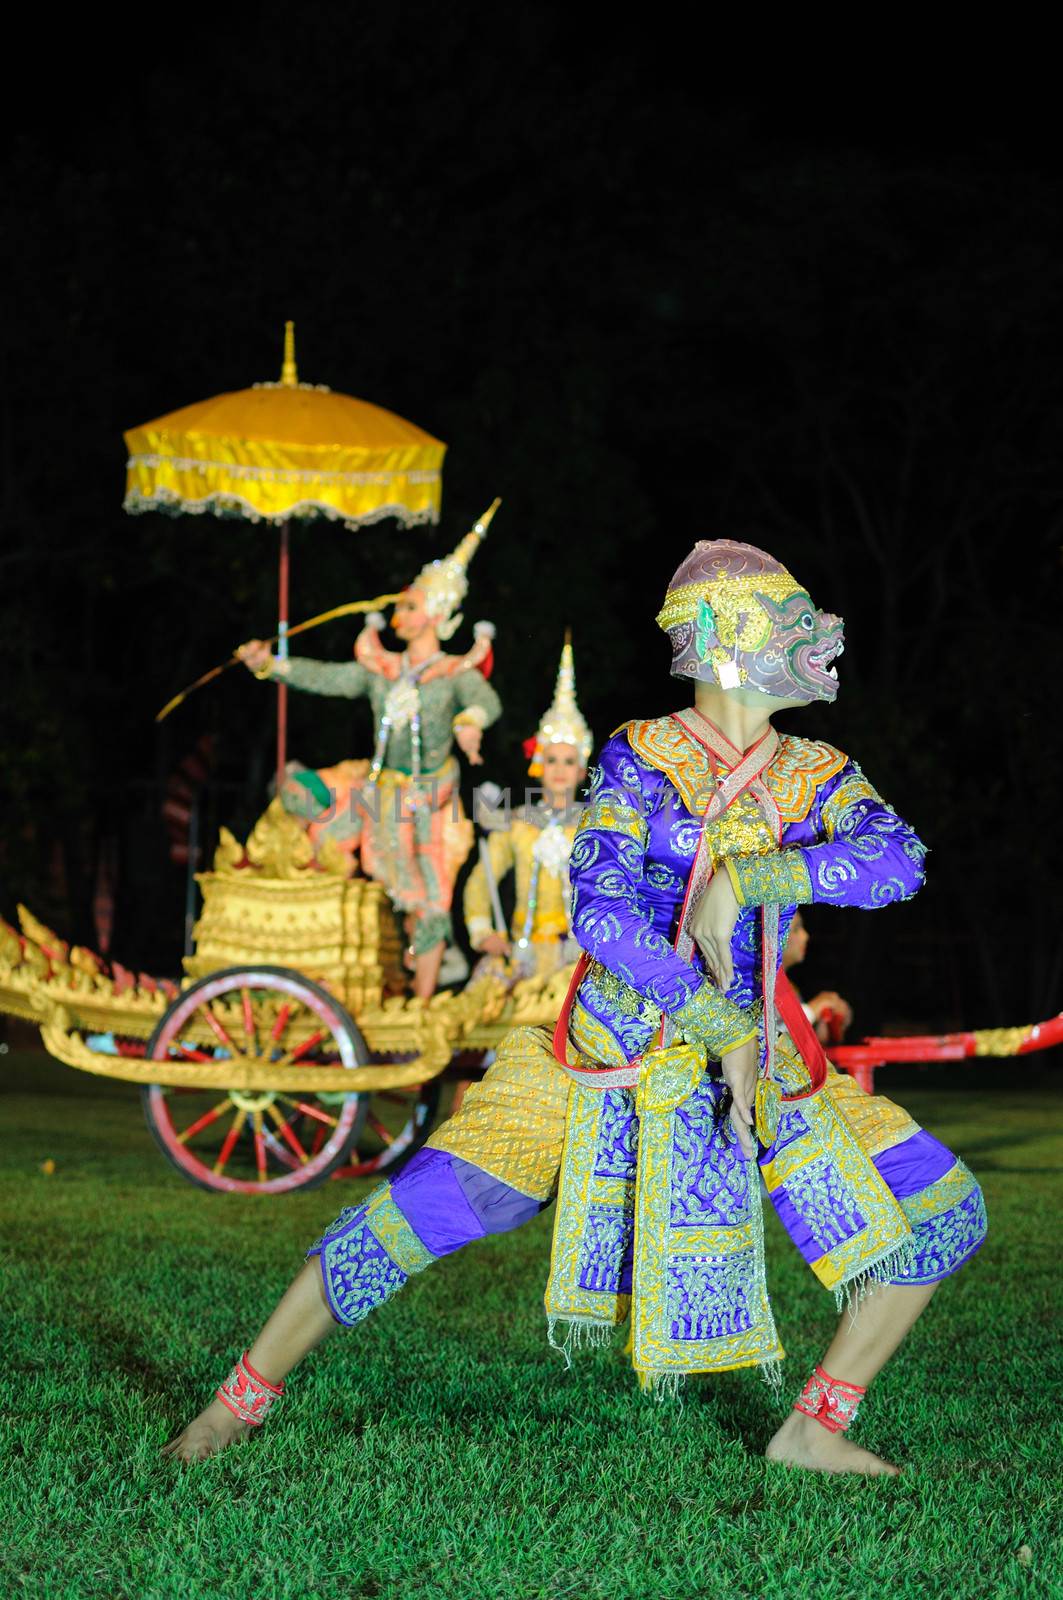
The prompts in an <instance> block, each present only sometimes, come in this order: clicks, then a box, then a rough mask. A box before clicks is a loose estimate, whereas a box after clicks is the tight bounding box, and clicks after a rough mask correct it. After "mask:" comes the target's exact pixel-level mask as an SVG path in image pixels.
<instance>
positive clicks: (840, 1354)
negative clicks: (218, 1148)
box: [168, 540, 986, 1474]
mask: <svg viewBox="0 0 1063 1600" xmlns="http://www.w3.org/2000/svg"><path fill="white" fill-rule="evenodd" d="M658 622H659V623H660V625H661V627H662V628H663V629H664V630H665V631H666V633H667V634H668V637H669V640H670V642H671V647H672V672H673V673H674V674H675V675H676V676H677V677H678V678H680V679H681V680H683V681H684V682H689V683H690V684H692V686H693V702H694V703H693V704H692V705H690V706H688V707H687V708H686V709H685V710H683V711H680V712H677V713H675V714H673V715H670V716H664V717H658V718H654V719H652V720H650V721H638V722H631V723H629V724H627V726H625V727H624V728H622V729H621V730H620V731H619V732H618V733H616V734H614V735H613V737H612V738H610V739H609V740H607V742H606V743H605V745H604V746H603V747H602V749H601V751H600V754H599V759H598V766H597V770H596V773H595V775H594V780H593V784H592V788H591V797H590V804H589V805H588V807H587V810H586V811H585V813H584V816H583V819H582V822H581V825H580V829H579V832H578V834H577V836H576V841H575V844H574V846H573V849H572V855H571V860H570V874H571V880H572V887H573V896H574V903H573V915H572V923H573V931H574V933H575V936H576V938H577V939H578V940H579V942H580V944H581V945H582V947H583V951H584V955H583V957H582V958H581V962H580V964H579V966H578V967H577V969H576V975H575V978H574V980H573V984H572V987H571V989H570V991H569V998H568V1001H567V1002H566V1005H565V1008H564V1011H563V1013H562V1016H561V1018H560V1019H559V1022H558V1026H557V1029H556V1031H555V1033H554V1035H553V1038H552V1039H551V1037H550V1035H549V1033H548V1032H544V1031H543V1030H538V1029H531V1028H521V1029H517V1030H515V1031H514V1032H513V1033H511V1034H510V1035H509V1036H508V1037H507V1039H506V1040H505V1041H504V1042H503V1044H502V1046H501V1047H500V1048H499V1052H498V1057H497V1059H496V1061H495V1063H494V1065H493V1066H492V1067H491V1069H490V1071H489V1072H488V1073H487V1075H486V1077H485V1078H484V1081H483V1083H482V1084H481V1085H480V1086H479V1087H477V1088H475V1089H472V1090H470V1092H469V1094H468V1095H467V1096H466V1099H465V1103H464V1105H463V1106H462V1108H461V1111H460V1112H459V1114H458V1115H457V1116H456V1117H454V1118H453V1119H452V1120H451V1121H449V1122H448V1123H446V1124H444V1125H443V1126H442V1127H441V1128H440V1129H439V1130H438V1131H437V1132H436V1133H435V1134H433V1136H432V1138H431V1139H430V1141H429V1145H428V1146H427V1147H426V1148H425V1149H423V1150H422V1151H420V1152H419V1153H418V1155H417V1156H416V1157H415V1158H414V1160H413V1161H411V1162H410V1164H409V1165H408V1166H407V1167H406V1168H405V1170H404V1171H403V1172H402V1173H401V1174H400V1175H399V1176H398V1177H397V1178H396V1179H395V1181H394V1182H393V1183H392V1184H391V1185H390V1186H389V1185H385V1186H384V1187H382V1188H380V1189H378V1190H377V1191H376V1192H375V1193H374V1194H372V1195H371V1196H370V1197H369V1199H368V1200H367V1201H365V1202H364V1203H363V1204H361V1205H358V1206H355V1207H351V1208H348V1209H346V1210H345V1211H343V1212H342V1213H341V1215H340V1216H339V1217H338V1218H337V1220H336V1222H335V1223H334V1224H333V1225H332V1226H331V1227H330V1228H329V1229H327V1231H326V1232H325V1233H324V1234H323V1235H322V1237H321V1238H320V1239H319V1240H318V1241H317V1242H316V1243H315V1244H314V1245H313V1246H312V1248H311V1251H310V1255H309V1259H308V1262H307V1264H306V1266H305V1267H304V1269H303V1271H302V1272H301V1273H300V1275H299V1276H298V1277H297V1278H296V1279H295V1280H294V1282H293V1283H292V1285H291V1287H290V1288H289V1290H288V1291H287V1293H286V1295H285V1296H284V1298H283V1299H282V1301H281V1302H280V1304H279V1305H278V1307H277V1309H276V1310H275V1311H274V1312H273V1314H272V1316H271V1317H270V1319H269V1321H268V1322H267V1323H266V1325H265V1327H264V1328H263V1330H262V1331H261V1332H260V1333H259V1335H258V1336H257V1338H256V1339H255V1340H254V1342H253V1344H252V1345H251V1346H250V1348H249V1350H248V1351H247V1352H246V1353H245V1354H244V1355H243V1356H242V1357H241V1358H240V1360H239V1361H238V1362H237V1364H236V1366H235V1368H234V1369H233V1371H232V1372H231V1374H230V1376H229V1377H228V1378H227V1379H226V1380H225V1382H224V1383H223V1384H222V1385H221V1387H220V1389H219V1390H218V1392H217V1396H216V1398H215V1399H214V1400H213V1401H212V1402H211V1404H210V1405H209V1406H208V1407H207V1409H206V1410H205V1411H204V1412H203V1413H201V1415H200V1416H199V1417H198V1418H197V1419H196V1420H195V1421H194V1422H193V1423H192V1424H190V1426H189V1427H188V1428H187V1429H186V1430H185V1431H184V1432H183V1433H182V1434H181V1435H180V1436H179V1437H178V1438H177V1439H176V1440H174V1441H173V1443H172V1445H170V1446H169V1447H168V1448H169V1449H170V1451H171V1452H172V1453H173V1454H175V1455H176V1456H178V1457H180V1458H181V1459H185V1460H188V1459H194V1458H198V1457H201V1456H204V1455H208V1454H210V1453H212V1452H213V1451H215V1450H217V1449H220V1448H221V1447H222V1446H224V1445H225V1444H227V1443H228V1442H229V1441H230V1440H231V1439H232V1438H234V1437H235V1436H237V1435H239V1434H243V1433H245V1432H246V1431H247V1430H248V1429H249V1428H252V1427H256V1426H257V1425H258V1424H259V1423H260V1422H261V1421H262V1419H263V1417H264V1416H265V1415H266V1412H267V1411H268V1409H269V1408H270V1407H271V1406H272V1405H273V1404H274V1403H275V1402H276V1401H277V1399H278V1398H279V1397H280V1395H281V1394H282V1392H283V1389H284V1380H285V1378H286V1377H287V1375H288V1373H289V1371H290V1370H291V1368H292V1367H293V1366H294V1365H295V1364H296V1362H297V1361H299V1360H300V1359H301V1358H302V1357H303V1356H304V1355H305V1354H306V1353H307V1351H308V1350H310V1349H311V1348H312V1347H313V1346H314V1345H315V1344H316V1343H317V1342H318V1341H319V1340H320V1339H321V1338H323V1337H324V1335H325V1334H326V1333H328V1332H329V1331H330V1330H331V1329H333V1328H335V1327H336V1326H337V1325H342V1326H351V1325H353V1324H356V1323H358V1322H360V1321H361V1320H362V1319H363V1318H364V1317H365V1316H367V1315H368V1314H369V1313H370V1312H372V1311H374V1310H376V1309H377V1308H378V1307H379V1306H380V1305H381V1304H382V1303H383V1302H384V1301H385V1300H387V1299H388V1298H389V1296H390V1295H392V1294H394V1293H395V1292H396V1291H397V1290H398V1289H401V1288H402V1286H403V1285H404V1284H405V1283H406V1281H407V1279H408V1278H409V1277H410V1276H411V1275H412V1274H413V1273H416V1272H419V1271H421V1270H423V1269H424V1268H425V1267H428V1266H429V1265H430V1264H431V1263H432V1262H433V1261H434V1260H436V1258H437V1257H439V1256H442V1255H446V1254H448V1253H449V1252H450V1251H452V1250H456V1249H458V1248H459V1247H460V1246H462V1245H464V1244H467V1243H468V1242H469V1241H471V1240H472V1239H476V1238H479V1237H481V1236H483V1235H484V1234H487V1233H498V1232H503V1231H505V1230H507V1229H511V1228H515V1227H518V1226H519V1225H520V1224H521V1223H522V1222H524V1221H525V1220H526V1219H528V1218H530V1217H532V1216H534V1215H535V1213H536V1212H537V1211H538V1210H539V1209H540V1208H541V1207H542V1206H544V1205H545V1204H546V1203H547V1202H548V1201H549V1200H550V1199H552V1198H555V1197H556V1202H557V1204H556V1212H555V1220H554V1241H553V1251H552V1257H551V1264H550V1274H549V1281H548V1284H547V1291H546V1314H547V1318H548V1333H549V1337H550V1340H551V1342H552V1343H554V1344H556V1345H558V1346H560V1347H561V1349H562V1351H563V1352H564V1354H565V1357H566V1359H568V1358H569V1355H570V1352H574V1351H575V1350H576V1348H577V1347H578V1346H580V1345H582V1344H588V1343H590V1344H594V1343H599V1342H604V1341H605V1340H607V1339H610V1338H611V1337H612V1335H613V1330H614V1328H615V1326H616V1324H618V1323H619V1322H621V1321H622V1320H625V1319H626V1318H628V1317H630V1321H631V1337H630V1349H631V1356H632V1361H633V1364H634V1367H635V1370H636V1373H637V1375H638V1378H639V1380H640V1383H641V1384H642V1385H643V1387H644V1388H646V1389H649V1390H650V1391H655V1392H657V1393H667V1392H669V1391H671V1390H673V1389H675V1388H676V1387H677V1386H678V1385H679V1383H680V1382H681V1381H682V1379H683V1378H684V1377H685V1376H686V1375H688V1374H691V1373H704V1372H719V1371H724V1370H726V1369H728V1368H734V1367H755V1368H759V1369H761V1370H762V1372H763V1373H764V1375H765V1376H767V1377H769V1378H774V1379H776V1380H777V1379H778V1377H779V1370H780V1369H779V1363H780V1360H781V1358H782V1355H783V1349H782V1345H781V1343H780V1340H779V1337H778V1334H777V1332H776V1328H775V1318H774V1311H773V1307H772V1304H771V1302H770V1300H769V1298H768V1290H767V1281H766V1275H765V1264H764V1246H763V1237H762V1214H761V1185H762V1182H763V1185H764V1187H765V1188H766V1190H767V1193H768V1195H769V1196H770V1198H771V1201H772V1203H773V1205H774V1206H775V1209H776V1211H777V1213H778V1215H779V1217H780V1219H781V1221H782V1223H783V1225H784V1227H785V1228H786V1230H787V1232H788V1233H789V1235H790V1237H791V1239H792V1240H793V1243H794V1245H795V1247H796V1248H797V1250H798V1252H799V1253H800V1255H801V1256H802V1257H803V1259H804V1260H805V1261H806V1262H807V1264H808V1265H809V1267H810V1268H811V1270H812V1272H813V1273H814V1274H815V1276H816V1278H817V1279H818V1280H819V1282H820V1283H821V1284H822V1285H823V1287H824V1288H825V1289H827V1290H828V1291H830V1292H831V1293H832V1294H833V1295H834V1296H835V1297H836V1300H837V1303H838V1306H839V1309H840V1310H842V1311H843V1314H842V1316H841V1318H840V1321H839V1323H838V1327H837V1331H836V1332H835V1334H834V1336H833V1338H832V1339H831V1341H830V1342H829V1344H828V1346H827V1348H826V1350H825V1351H824V1353H823V1355H822V1358H821V1360H820V1362H819V1363H818V1364H817V1365H816V1367H815V1368H814V1370H813V1372H812V1373H811V1374H810V1375H809V1376H808V1378H807V1381H805V1382H803V1384H802V1387H801V1389H800V1391H799V1393H798V1395H797V1398H796V1401H795V1405H794V1409H793V1410H792V1411H791V1412H790V1413H789V1414H788V1416H787V1418H786V1420H785V1421H784V1422H783V1423H782V1425H781V1426H780V1427H779V1428H778V1430H777V1431H776V1432H775V1434H774V1435H773V1437H772V1438H771V1440H770V1441H769V1442H768V1445H767V1454H768V1456H769V1458H770V1459H772V1460H774V1461H778V1462H785V1463H789V1464H791V1465H793V1466H797V1467H803V1468H807V1469H813V1470H819V1471H830V1472H856V1473H875V1474H877V1473H892V1472H894V1471H896V1468H895V1467H893V1466H892V1465H891V1464H890V1463H889V1462H888V1461H886V1460H884V1459H883V1458H882V1457H880V1456H878V1455H876V1454H873V1453H872V1452H870V1451H868V1450H866V1449H863V1448H862V1447H861V1446H860V1445H859V1444H857V1443H856V1442H855V1441H853V1440H851V1439H849V1438H848V1437H847V1431H848V1429H849V1428H850V1427H851V1426H852V1424H853V1422H854V1421H855V1419H856V1417H857V1413H858V1411H859V1409H860V1407H861V1402H862V1400H863V1396H864V1393H865V1391H866V1389H867V1388H868V1386H869V1385H870V1384H871V1382H872V1380H873V1379H874V1378H875V1376H876V1375H877V1373H878V1372H879V1371H880V1369H881V1367H882V1366H883V1364H884V1362H885V1361H886V1360H887V1359H888V1358H889V1356H890V1355H891V1354H892V1353H893V1351H894V1350H895V1349H896V1348H897V1346H898V1345H899V1344H900V1342H901V1340H902V1339H903V1338H904V1336H905V1334H906V1333H907V1332H908V1330H909V1329H910V1328H911V1326H912V1325H913V1323H914V1322H915V1321H916V1319H917V1317H919V1315H920V1314H921V1313H922V1311H923V1310H924V1309H925V1307H926V1306H927V1304H928V1302H929V1300H930V1298H931V1296H932V1295H933V1294H934V1292H935V1290H936V1288H937V1285H938V1284H939V1283H940V1282H941V1281H942V1280H943V1279H945V1278H947V1277H949V1276H950V1275H951V1274H953V1273H954V1272H956V1271H957V1269H958V1268H960V1267H961V1266H962V1265H963V1264H964V1263H965V1262H966V1261H967V1260H968V1259H969V1258H970V1257H971V1256H972V1255H973V1254H974V1252H975V1251H976V1250H977V1249H978V1247H979V1246H980V1245H981V1243H982V1241H983V1238H984V1237H985V1231H986V1220H985V1209H984V1204H983V1200H982V1194H981V1191H980V1189H979V1187H978V1184H977V1183H976V1181H975V1179H974V1178H973V1177H972V1175H971V1173H970V1172H969V1171H968V1169H967V1168H966V1167H965V1165H964V1164H963V1162H962V1161H959V1160H957V1158H956V1157H955V1156H954V1155H953V1154H952V1153H951V1152H950V1151H948V1150H947V1149H946V1148H945V1147H944V1146H943V1145H942V1144H940V1143H939V1142H938V1140H937V1139H935V1138H934V1137H933V1136H932V1135H931V1134H929V1133H926V1132H924V1131H923V1130H921V1129H920V1128H919V1127H918V1126H917V1125H916V1124H915V1123H914V1122H913V1121H912V1119H911V1118H910V1117H909V1116H908V1115H907V1114H906V1113H905V1112H904V1111H903V1110H902V1109H901V1108H900V1107H899V1106H896V1105H894V1104H892V1103H891V1102H890V1101H888V1100H884V1099H881V1098H878V1097H873V1096H868V1095H866V1094H864V1093H863V1091H862V1090H860V1089H859V1088H858V1087H857V1085H856V1084H855V1083H854V1082H853V1081H852V1079H850V1078H849V1077H847V1076H845V1075H842V1074H839V1073H835V1072H834V1071H833V1070H832V1069H831V1068H830V1066H829V1065H828V1063H827V1061H826V1058H825V1056H824V1054H823V1049H822V1046H821V1044H820V1042H819V1040H818V1039H817V1038H816V1035H815V1033H814V1031H813V1029H812V1028H811V1026H810V1025H809V1023H808V1019H807V1018H806V1017H805V1015H804V1013H803V1011H802V1010H801V1006H800V1003H799V1002H798V1001H797V999H796V996H795V995H794V993H793V991H792V989H791V988H790V986H789V984H788V981H787V979H786V977H785V974H784V973H783V972H782V971H781V968H780V952H781V950H782V946H783V943H784V942H785V936H786V929H787V925H788V923H789V920H790V918H791V917H792V915H793V910H794V907H795V906H799V905H804V904H809V903H816V904H822V905H831V906H838V907H860V908H863V909H866V910H878V909H882V908H884V907H887V906H899V904H900V903H901V902H903V901H905V900H907V899H908V898H910V897H911V896H912V895H913V894H915V892H916V891H917V890H918V889H919V888H920V886H921V885H922V882H923V857H924V853H925V852H924V847H923V845H922V844H921V843H920V841H919V839H918V838H917V836H916V835H915V833H914V832H913V831H912V829H911V828H910V827H909V826H908V824H907V823H905V822H904V821H902V819H901V818H900V817H899V816H898V815H897V813H896V812H895V811H894V810H893V809H892V807H891V806H889V805H887V804H886V802H885V801H884V800H883V799H882V798H881V797H880V795H879V794H878V793H877V792H876V790H875V789H874V788H873V786H872V785H871V783H870V782H869V781H868V779H867V778H866V777H865V776H864V774H863V773H862V771H861V770H860V768H859V767H858V766H857V764H856V762H855V761H853V760H851V759H850V758H849V757H848V756H846V755H844V754H843V753H842V752H841V751H840V750H836V749H835V748H834V747H833V746H831V745H829V744H825V743H822V742H820V741H818V740H812V739H802V738H795V737H793V736H790V735H785V734H783V735H780V734H779V733H777V732H776V730H775V728H774V727H773V726H772V724H771V717H772V716H773V714H774V713H775V712H777V711H781V710H783V709H784V708H786V707H788V706H801V705H805V704H808V703H810V702H813V701H817V700H822V701H828V702H829V701H833V700H834V698H835V696H836V694H837V691H838V679H837V669H836V667H835V665H834V663H835V662H836V660H837V658H838V657H839V656H840V655H841V650H842V623H841V621H840V619H839V618H838V617H834V616H831V615H829V614H827V613H825V612H823V611H820V610H818V609H817V608H816V606H815V605H814V604H813V603H812V600H811V599H810V597H809V595H808V592H807V591H806V590H805V589H803V588H802V586H801V585H800V584H799V583H798V582H797V581H796V580H795V579H794V578H793V577H791V575H790V574H789V573H788V572H787V571H786V570H785V568H783V567H782V566H781V565H780V564H779V562H778V561H775V560H773V559H772V557H770V556H768V555H766V554H765V553H764V552H763V551H760V550H757V549H755V548H753V547H752V546H750V545H746V544H739V543H735V542H732V541H730V540H719V541H714V542H711V543H707V542H703V543H700V544H698V545H697V546H696V547H695V549H694V550H693V551H692V552H691V554H690V555H689V556H688V557H687V559H686V560H685V561H684V562H683V563H682V565H681V566H680V568H679V570H678V571H677V573H676V574H675V577H674V578H673V580H672V583H671V585H670V586H669V589H668V593H667V596H666V598H665V602H664V606H663V609H662V610H661V612H660V615H659V617H658ZM891 914H893V915H898V916H899V915H903V911H901V910H897V911H895V912H893V913H891ZM685 1415H686V1418H687V1419H688V1420H687V1426H694V1425H696V1424H695V1419H694V1415H693V1413H692V1412H691V1411H690V1410H689V1409H688V1410H687V1412H686V1413H685ZM880 1426H885V1424H884V1422H880Z"/></svg>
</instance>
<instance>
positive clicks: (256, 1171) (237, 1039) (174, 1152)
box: [141, 967, 370, 1194]
mask: <svg viewBox="0 0 1063 1600" xmlns="http://www.w3.org/2000/svg"><path fill="white" fill-rule="evenodd" d="M146 1054H147V1056H148V1058H149V1060H152V1061H174V1062H181V1063H186V1062H188V1063H192V1062H196V1063H199V1064H200V1065H202V1066H204V1067H206V1068H209V1069H211V1070H210V1072H209V1077H210V1080H211V1081H210V1083H209V1085H204V1087H202V1088H195V1089H188V1088H182V1089H168V1088H165V1087H163V1086H162V1085H160V1084H150V1085H146V1086H145V1087H144V1088H143V1089H142V1090H141V1095H142V1098H143V1103H144V1114H145V1116H146V1118H147V1123H148V1127H149V1128H150V1129H151V1132H152V1135H153V1137H154V1139H155V1142H156V1143H157V1144H158V1146H159V1148H160V1149H161V1150H162V1152H163V1154H164V1155H165V1156H166V1157H167V1159H168V1160H170V1161H172V1162H173V1164H174V1166H175V1167H177V1169H178V1171H180V1172H181V1173H182V1174H183V1175H184V1176H185V1177H186V1178H188V1179H189V1180H190V1181H191V1182H192V1183H195V1184H198V1185H199V1187H200V1188H202V1189H216V1190H222V1191H225V1192H227V1193H238V1194H285V1193H287V1192H288V1191H289V1190H292V1189H307V1188H313V1187H314V1186H315V1185H316V1184H319V1183H323V1182H324V1180H325V1179H326V1178H327V1177H329V1176H330V1174H331V1173H332V1172H333V1171H335V1170H336V1168H337V1167H339V1166H341V1165H342V1163H343V1161H344V1158H345V1156H346V1154H347V1152H348V1151H349V1150H350V1148H351V1145H352V1142H353V1141H355V1140H356V1139H357V1138H358V1135H359V1133H360V1131H361V1128H362V1125H363V1123H364V1121H365V1118H366V1113H367V1109H368V1096H367V1095H364V1094H357V1093H353V1092H352V1093H350V1094H345V1093H343V1092H342V1090H336V1091H335V1092H333V1091H331V1090H330V1091H327V1092H321V1091H313V1090H312V1091H310V1092H309V1093H300V1092H299V1091H298V1090H297V1089H290V1090H283V1091H281V1090H276V1091H274V1090H260V1089H254V1090H246V1089H230V1088H227V1087H226V1083H225V1071H226V1066H227V1064H228V1063H229V1062H230V1061H239V1062H240V1063H241V1064H243V1065H247V1064H253V1065H255V1066H260V1067H265V1066H269V1065H271V1064H272V1065H281V1064H283V1065H284V1066H285V1067H286V1068H292V1067H294V1068H298V1067H301V1066H302V1067H307V1068H311V1067H318V1068H319V1067H322V1066H326V1065H329V1064H332V1063H337V1064H339V1065H340V1066H342V1067H343V1068H353V1067H363V1066H366V1065H367V1064H368V1062H369V1059H370V1057H369V1049H368V1046H367V1045H366V1042H365V1040H364V1039H363V1038H362V1035H361V1033H360V1032H359V1031H358V1028H357V1027H356V1026H355V1024H354V1022H353V1021H352V1020H351V1018H350V1017H349V1016H348V1014H347V1012H346V1011H345V1010H344V1008H343V1007H342V1006H341V1005H340V1004H339V1002H338V1001H337V1000H335V999H334V998H333V996H332V995H330V994H329V992H328V990H327V989H323V988H322V987H321V985H320V984H317V983H312V982H311V981H310V979H309V978H304V977H302V976H301V975H300V974H299V973H298V972H293V971H291V970H289V969H288V968H286V967H229V968H226V970H225V971H223V972H213V973H211V974H210V976H209V977H206V978H200V979H199V980H198V982H196V983H193V984H192V985H190V987H189V988H187V989H184V990H182V992H181V994H180V995H179V996H178V998H177V999H176V1000H175V1001H174V1002H173V1004H172V1005H171V1006H170V1008H169V1010H168V1011H167V1012H166V1013H165V1015H164V1016H163V1018H162V1020H161V1022H160V1023H159V1025H158V1027H157V1028H156V1029H155V1032H154V1033H153V1034H152V1036H151V1039H150V1041H149V1043H148V1048H147V1052H146ZM336 1077H337V1079H339V1080H342V1073H341V1072H339V1071H337V1074H336Z"/></svg>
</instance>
